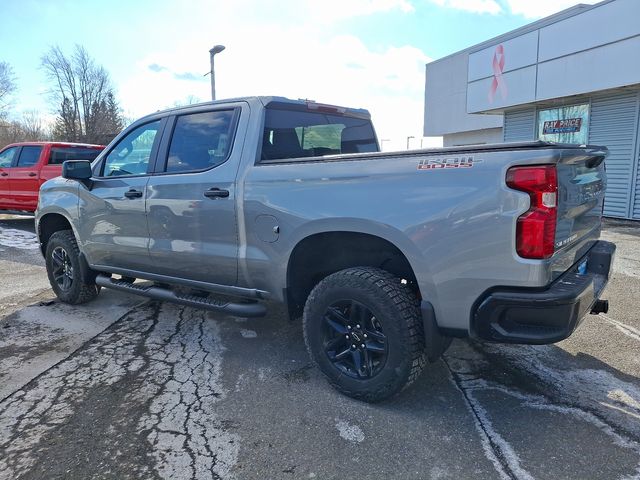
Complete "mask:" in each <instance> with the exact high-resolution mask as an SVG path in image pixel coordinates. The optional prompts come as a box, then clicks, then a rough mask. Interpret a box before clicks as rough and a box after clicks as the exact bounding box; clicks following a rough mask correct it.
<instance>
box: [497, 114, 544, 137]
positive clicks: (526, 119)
mask: <svg viewBox="0 0 640 480" xmlns="http://www.w3.org/2000/svg"><path fill="white" fill-rule="evenodd" d="M535 125H536V109H535V108H533V107H530V108H527V109H524V110H512V111H510V112H505V115H504V141H505V142H526V141H529V140H535Z"/></svg>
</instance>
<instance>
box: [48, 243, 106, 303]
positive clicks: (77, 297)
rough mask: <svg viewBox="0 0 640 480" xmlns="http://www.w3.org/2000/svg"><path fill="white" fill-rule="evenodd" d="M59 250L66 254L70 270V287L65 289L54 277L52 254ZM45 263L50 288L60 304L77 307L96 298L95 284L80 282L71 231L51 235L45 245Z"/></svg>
mask: <svg viewBox="0 0 640 480" xmlns="http://www.w3.org/2000/svg"><path fill="white" fill-rule="evenodd" d="M60 249H62V250H63V251H64V252H66V255H67V256H68V261H69V263H70V265H71V269H72V274H71V277H72V278H71V285H70V286H69V288H66V289H65V288H62V286H61V285H59V284H58V282H57V281H56V279H55V277H54V260H53V252H54V250H56V251H58V252H60ZM45 262H46V266H47V276H48V277H49V283H50V284H51V288H52V289H53V291H54V293H55V294H56V296H57V297H58V298H59V299H60V300H61V301H62V302H64V303H70V304H72V305H78V304H80V303H86V302H88V301H90V300H93V299H94V298H96V297H97V296H98V293H99V292H100V287H98V286H97V285H96V284H95V283H84V282H83V281H82V278H81V273H80V272H81V269H80V249H79V248H78V244H77V242H76V239H75V237H74V236H73V232H72V231H71V230H61V231H59V232H55V233H54V234H53V235H51V238H49V241H48V243H47V250H46V253H45Z"/></svg>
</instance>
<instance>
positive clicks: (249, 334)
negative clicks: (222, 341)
mask: <svg viewBox="0 0 640 480" xmlns="http://www.w3.org/2000/svg"><path fill="white" fill-rule="evenodd" d="M240 335H242V336H243V337H244V338H256V337H257V336H258V334H257V333H256V331H255V330H247V329H246V328H243V329H242V330H240Z"/></svg>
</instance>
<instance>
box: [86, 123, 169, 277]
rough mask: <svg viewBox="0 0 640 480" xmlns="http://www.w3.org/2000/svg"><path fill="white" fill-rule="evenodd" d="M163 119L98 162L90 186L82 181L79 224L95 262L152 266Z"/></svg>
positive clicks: (129, 136)
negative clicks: (152, 176)
mask: <svg viewBox="0 0 640 480" xmlns="http://www.w3.org/2000/svg"><path fill="white" fill-rule="evenodd" d="M161 125H162V122H161V120H156V121H153V122H149V123H146V124H143V125H140V126H138V127H135V128H133V129H132V130H131V131H130V132H129V133H128V134H126V135H125V136H124V137H122V139H121V140H120V141H119V142H118V143H117V144H116V145H115V146H114V147H112V148H111V150H110V151H109V152H108V153H107V154H106V155H105V156H104V157H103V158H102V161H101V162H100V163H99V164H98V165H97V166H96V168H97V171H96V172H94V173H95V174H96V176H95V178H93V179H92V182H91V184H90V188H89V187H87V186H85V185H80V190H79V197H80V204H79V207H80V208H79V222H78V225H79V229H80V230H81V233H80V238H81V239H82V240H83V245H82V249H83V251H84V252H85V255H86V256H87V258H88V260H89V263H90V264H91V265H95V266H98V265H100V266H108V267H116V268H121V269H130V270H142V271H147V270H148V267H149V262H150V259H149V248H148V247H149V230H148V228H147V215H146V195H147V183H148V182H149V173H148V172H149V168H150V167H149V166H150V165H152V164H153V159H154V157H155V154H156V152H157V148H158V143H159V139H160V134H159V132H160V130H161Z"/></svg>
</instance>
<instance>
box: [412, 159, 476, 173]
mask: <svg viewBox="0 0 640 480" xmlns="http://www.w3.org/2000/svg"><path fill="white" fill-rule="evenodd" d="M480 162H482V160H479V159H476V158H473V157H470V156H466V155H465V156H463V157H428V158H423V159H422V160H420V163H418V170H438V169H443V168H471V167H473V166H474V165H475V164H476V163H480Z"/></svg>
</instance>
